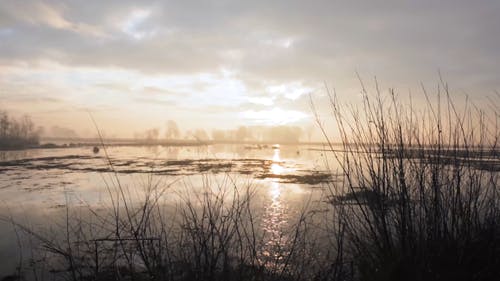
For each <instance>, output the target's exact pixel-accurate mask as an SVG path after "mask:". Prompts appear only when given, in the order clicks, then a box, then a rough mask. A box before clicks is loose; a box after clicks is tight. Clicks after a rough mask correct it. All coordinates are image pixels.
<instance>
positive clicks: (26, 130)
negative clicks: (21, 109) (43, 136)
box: [0, 111, 39, 149]
mask: <svg viewBox="0 0 500 281" xmlns="http://www.w3.org/2000/svg"><path fill="white" fill-rule="evenodd" d="M38 141H39V131H38V130H37V129H35V124H34V123H33V121H32V120H31V118H30V117H29V116H28V115H24V116H22V117H20V118H14V117H11V116H9V114H8V112H6V111H0V149H8V148H23V147H29V146H34V145H38Z"/></svg>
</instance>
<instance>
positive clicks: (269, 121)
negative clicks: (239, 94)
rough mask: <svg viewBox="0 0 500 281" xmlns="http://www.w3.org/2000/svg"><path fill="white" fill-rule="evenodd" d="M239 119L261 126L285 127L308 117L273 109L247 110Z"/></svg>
mask: <svg viewBox="0 0 500 281" xmlns="http://www.w3.org/2000/svg"><path fill="white" fill-rule="evenodd" d="M241 117H242V118H244V119H248V120H249V121H251V122H253V123H256V124H261V125H272V126H275V125H287V124H291V123H295V122H298V121H301V120H303V119H305V118H307V117H308V115H307V114H305V113H303V112H301V111H296V110H285V109H281V108H279V107H275V108H273V109H270V110H247V111H244V112H242V113H241Z"/></svg>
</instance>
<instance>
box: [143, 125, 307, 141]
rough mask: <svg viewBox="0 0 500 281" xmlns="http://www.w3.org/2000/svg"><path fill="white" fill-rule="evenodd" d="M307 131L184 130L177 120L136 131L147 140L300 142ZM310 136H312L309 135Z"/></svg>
mask: <svg viewBox="0 0 500 281" xmlns="http://www.w3.org/2000/svg"><path fill="white" fill-rule="evenodd" d="M304 134H305V131H304V130H303V129H302V128H301V127H299V126H287V125H280V126H239V127H237V128H236V129H212V130H205V129H200V128H198V129H193V130H185V131H182V130H181V129H180V128H179V126H178V125H177V122H175V121H173V120H169V121H168V122H167V123H166V124H165V126H164V127H163V128H152V129H148V130H145V131H143V132H140V133H135V134H134V137H135V138H136V139H145V140H162V139H166V140H181V139H184V140H199V141H209V140H212V141H257V142H289V143H293V142H298V141H300V140H301V138H302V137H303V135H304ZM309 138H310V137H309Z"/></svg>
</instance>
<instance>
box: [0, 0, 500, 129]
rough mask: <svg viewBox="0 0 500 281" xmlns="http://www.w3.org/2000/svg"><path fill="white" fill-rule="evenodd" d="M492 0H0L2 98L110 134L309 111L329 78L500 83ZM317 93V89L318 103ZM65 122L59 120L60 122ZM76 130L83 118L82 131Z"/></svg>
mask: <svg viewBox="0 0 500 281" xmlns="http://www.w3.org/2000/svg"><path fill="white" fill-rule="evenodd" d="M498 11H500V2H499V1H488V0H484V1H458V0H455V1H383V2H379V1H299V0H297V1H229V0H226V1H126V0H120V1H118V0H117V1H89V0H85V1H83V0H82V1H1V2H0V97H1V99H0V107H2V108H4V109H7V110H10V111H13V112H19V113H20V112H23V113H29V114H31V115H33V116H34V117H35V118H36V119H38V120H40V121H41V122H43V123H46V124H49V126H66V127H72V128H76V129H75V130H78V129H77V128H78V127H81V128H91V127H92V125H91V124H90V122H89V119H88V113H87V110H88V111H90V112H93V114H95V116H96V119H98V120H99V122H100V123H101V124H103V126H106V128H105V129H106V130H109V131H111V132H112V134H116V135H123V136H130V135H131V134H132V132H133V130H139V129H140V128H144V127H154V126H157V125H159V124H163V123H164V122H165V121H166V120H170V119H175V120H177V121H178V123H179V124H181V126H183V127H185V128H190V129H194V128H198V127H203V128H216V127H217V128H219V127H223V128H231V127H236V126H239V125H251V124H255V123H258V124H268V125H273V124H292V125H298V126H308V123H310V122H312V120H311V119H312V118H311V112H310V107H309V103H308V95H309V94H310V93H312V94H313V97H314V96H315V95H316V98H317V99H320V100H321V98H322V97H321V92H322V91H323V85H324V82H327V83H328V84H329V85H331V86H334V87H335V89H336V91H337V93H338V94H339V95H340V96H342V97H344V98H346V99H353V101H354V102H355V101H356V100H355V97H356V96H355V95H356V94H357V93H358V92H359V82H358V81H357V78H356V72H359V73H360V74H361V75H362V76H364V77H367V78H368V79H370V78H371V77H373V76H377V77H378V79H379V81H382V85H384V86H387V87H389V86H391V87H395V88H396V89H400V90H401V91H403V92H407V91H408V89H413V88H418V86H419V84H420V82H424V83H427V84H428V85H429V86H434V85H435V83H436V81H437V80H438V71H440V72H441V73H442V74H443V75H444V76H445V78H446V79H447V80H448V81H449V82H450V83H451V85H452V86H453V87H454V88H456V89H457V91H458V92H467V93H468V94H469V95H471V96H473V97H474V98H476V99H478V100H481V99H482V98H484V97H485V96H487V95H488V94H491V93H493V92H494V91H495V90H497V89H498V88H499V82H498V81H499V80H498V77H500V65H499V64H498V63H497V59H498V58H499V57H500V36H499V35H500V34H499V31H498V26H500V17H498ZM320 102H321V101H320ZM61 123H62V124H61ZM82 130H83V129H82Z"/></svg>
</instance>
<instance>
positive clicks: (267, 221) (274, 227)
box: [260, 148, 288, 269]
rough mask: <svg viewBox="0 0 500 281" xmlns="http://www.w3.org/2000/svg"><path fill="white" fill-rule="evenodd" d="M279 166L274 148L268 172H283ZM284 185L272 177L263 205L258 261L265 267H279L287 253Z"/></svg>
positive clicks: (278, 151)
mask: <svg viewBox="0 0 500 281" xmlns="http://www.w3.org/2000/svg"><path fill="white" fill-rule="evenodd" d="M283 170H284V168H283V166H281V159H280V149H279V148H278V149H274V155H273V164H272V165H271V168H270V172H271V173H272V174H274V175H281V174H282V173H283ZM283 189H284V186H283V185H281V184H280V182H279V181H278V180H277V179H273V180H272V182H271V184H270V186H269V197H270V199H271V200H270V204H269V205H267V206H266V207H265V211H264V217H263V220H262V226H261V227H262V230H263V231H264V240H263V244H262V248H261V250H260V254H261V257H260V262H261V264H262V265H264V266H265V267H267V268H274V269H277V268H280V266H281V265H282V263H283V260H284V258H285V257H286V255H287V251H286V244H287V240H288V235H287V234H286V226H287V223H288V206H287V204H286V202H285V201H284V200H283V196H282V195H283V194H282V193H283V191H284V190H283Z"/></svg>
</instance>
